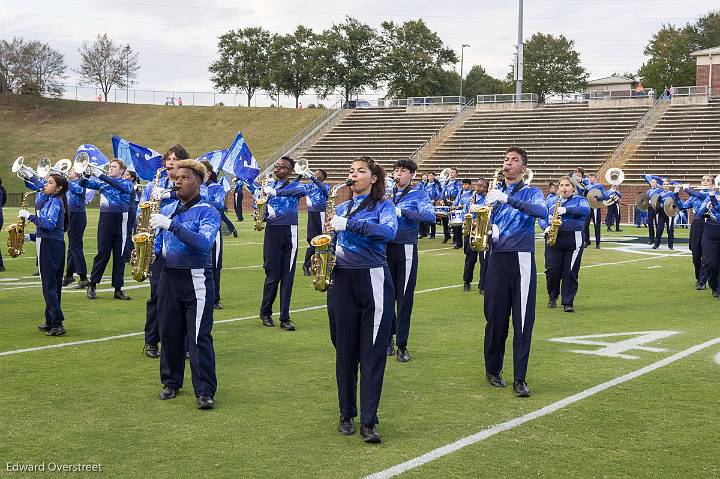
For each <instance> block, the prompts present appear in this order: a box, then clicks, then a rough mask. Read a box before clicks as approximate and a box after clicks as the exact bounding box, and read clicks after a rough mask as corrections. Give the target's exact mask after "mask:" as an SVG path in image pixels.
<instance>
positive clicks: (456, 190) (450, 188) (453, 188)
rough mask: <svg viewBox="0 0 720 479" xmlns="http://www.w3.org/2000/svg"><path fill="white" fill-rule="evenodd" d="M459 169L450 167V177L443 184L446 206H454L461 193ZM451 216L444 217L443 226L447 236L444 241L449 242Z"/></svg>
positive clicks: (443, 196)
mask: <svg viewBox="0 0 720 479" xmlns="http://www.w3.org/2000/svg"><path fill="white" fill-rule="evenodd" d="M457 176H458V170H457V168H450V178H448V179H447V180H446V182H445V184H444V185H442V191H441V193H440V199H441V200H442V202H443V204H445V206H452V204H453V203H454V201H455V197H457V195H459V194H460V191H461V190H462V183H461V182H460V180H459V179H458V177H457ZM428 179H429V178H428ZM449 221H450V218H447V217H445V218H442V220H441V222H442V227H443V235H444V236H445V239H444V240H443V243H447V242H448V241H450V225H449V223H448V222H449Z"/></svg>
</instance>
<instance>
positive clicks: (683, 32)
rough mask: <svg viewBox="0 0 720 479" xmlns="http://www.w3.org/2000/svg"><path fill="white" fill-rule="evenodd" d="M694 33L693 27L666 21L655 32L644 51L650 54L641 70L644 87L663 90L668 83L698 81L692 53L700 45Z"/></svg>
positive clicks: (692, 82) (685, 83)
mask: <svg viewBox="0 0 720 479" xmlns="http://www.w3.org/2000/svg"><path fill="white" fill-rule="evenodd" d="M693 35H694V33H693V29H692V27H690V26H685V27H683V28H677V27H675V26H673V25H664V26H663V27H662V28H661V29H660V31H659V32H657V33H656V34H655V35H653V37H652V39H651V40H650V43H648V45H647V46H646V47H645V51H644V53H645V55H646V56H648V57H650V58H649V59H648V61H647V62H645V63H644V64H643V66H642V67H640V71H639V76H640V81H642V83H643V86H644V87H645V88H648V87H650V88H654V89H655V90H656V91H662V90H663V88H664V87H665V85H675V86H685V85H694V84H695V58H693V57H691V56H690V53H691V52H692V51H693V50H695V49H696V46H697V45H696V44H695V42H694V40H693Z"/></svg>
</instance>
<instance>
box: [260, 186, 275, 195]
mask: <svg viewBox="0 0 720 479" xmlns="http://www.w3.org/2000/svg"><path fill="white" fill-rule="evenodd" d="M263 193H265V194H266V195H268V196H276V195H277V191H275V188H273V187H272V186H266V187H265V188H263Z"/></svg>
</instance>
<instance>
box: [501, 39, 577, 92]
mask: <svg viewBox="0 0 720 479" xmlns="http://www.w3.org/2000/svg"><path fill="white" fill-rule="evenodd" d="M523 60H524V61H523V63H524V69H523V91H525V92H528V93H537V95H538V97H539V99H540V101H544V100H545V97H546V96H547V95H549V94H555V93H573V92H578V91H582V90H583V89H584V88H585V86H586V85H587V79H588V73H587V72H586V71H585V68H583V66H582V65H581V64H580V54H579V53H578V52H577V51H576V50H575V42H574V41H573V40H568V39H567V38H566V37H565V36H564V35H559V36H557V37H555V36H553V35H545V34H543V33H536V34H535V35H533V36H532V37H531V38H530V40H528V41H527V42H526V43H525V46H524V56H523ZM508 80H509V81H511V80H512V73H511V74H510V75H508Z"/></svg>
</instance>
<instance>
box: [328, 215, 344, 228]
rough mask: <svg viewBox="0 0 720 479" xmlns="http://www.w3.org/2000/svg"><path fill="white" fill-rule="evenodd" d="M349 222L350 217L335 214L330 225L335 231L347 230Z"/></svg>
mask: <svg viewBox="0 0 720 479" xmlns="http://www.w3.org/2000/svg"><path fill="white" fill-rule="evenodd" d="M347 222H348V219H347V218H345V217H344V216H337V215H335V216H333V217H332V220H330V225H331V226H332V227H333V229H334V230H335V231H345V230H346V229H347Z"/></svg>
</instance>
